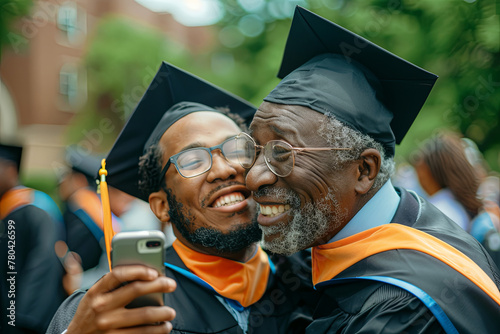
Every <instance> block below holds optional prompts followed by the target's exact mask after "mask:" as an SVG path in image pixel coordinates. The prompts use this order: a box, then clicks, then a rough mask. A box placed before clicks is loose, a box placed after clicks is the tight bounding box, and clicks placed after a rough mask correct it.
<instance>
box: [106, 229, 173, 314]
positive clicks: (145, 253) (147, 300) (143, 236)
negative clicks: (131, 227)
mask: <svg viewBox="0 0 500 334" xmlns="http://www.w3.org/2000/svg"><path fill="white" fill-rule="evenodd" d="M164 262H165V234H163V232H161V231H156V230H151V231H130V232H120V233H117V234H116V235H115V236H114V237H113V240H112V241H111V266H112V268H115V267H117V266H123V265H131V264H142V265H145V266H148V267H151V268H153V269H155V270H156V271H158V273H159V274H160V275H163V276H164V275H165V265H164ZM160 305H163V294H162V293H154V294H149V295H145V296H141V297H138V298H136V299H134V300H133V301H132V302H131V303H130V304H128V305H127V306H126V308H136V307H143V306H160Z"/></svg>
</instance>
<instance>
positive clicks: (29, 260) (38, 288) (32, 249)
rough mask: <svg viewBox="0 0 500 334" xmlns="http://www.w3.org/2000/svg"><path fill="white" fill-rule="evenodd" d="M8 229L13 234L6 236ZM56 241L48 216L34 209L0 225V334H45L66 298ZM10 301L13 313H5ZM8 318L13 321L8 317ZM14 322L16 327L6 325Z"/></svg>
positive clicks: (14, 214)
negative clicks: (13, 257)
mask: <svg viewBox="0 0 500 334" xmlns="http://www.w3.org/2000/svg"><path fill="white" fill-rule="evenodd" d="M9 222H10V223H9ZM9 225H11V226H12V225H13V226H15V228H14V231H15V232H14V233H11V234H9V231H12V229H11V230H9V228H8V226H9ZM13 235H14V236H15V237H11V238H9V236H13ZM55 241H56V230H55V225H54V223H53V222H52V220H51V218H50V216H49V215H48V214H47V213H46V212H45V211H43V210H41V209H39V208H37V207H35V206H33V205H26V206H23V207H20V208H17V209H16V210H14V211H13V212H11V213H10V214H8V215H7V216H6V217H5V218H4V219H3V220H2V221H1V222H0V289H1V311H0V315H1V320H0V333H5V334H8V333H13V334H14V333H16V334H17V333H45V330H46V329H47V327H48V325H49V323H50V320H51V319H52V316H53V315H54V313H55V312H56V310H57V308H58V307H59V305H60V304H61V303H62V301H63V300H64V298H65V297H66V295H65V292H64V289H63V287H62V276H63V272H64V270H63V267H62V265H61V263H60V262H59V260H58V258H57V256H56V254H55V251H54V243H55ZM14 247H15V248H14ZM13 250H14V252H15V259H14V260H12V261H13V262H14V263H15V264H14V267H11V265H12V264H13V263H12V262H8V255H9V254H12V251H13ZM9 251H10V253H9ZM11 273H15V274H11ZM7 279H9V281H7ZM11 283H14V284H13V285H12V284H11ZM14 295H15V296H14ZM11 301H14V302H15V304H14V305H15V310H13V311H12V310H7V308H9V307H10V308H11V309H12V307H11ZM6 313H7V314H6ZM10 315H15V318H12V317H7V316H10ZM13 319H15V321H14V323H15V327H14V326H11V325H9V322H11V321H12V320H13ZM11 324H12V322H11Z"/></svg>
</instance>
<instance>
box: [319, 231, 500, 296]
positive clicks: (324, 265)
mask: <svg viewBox="0 0 500 334" xmlns="http://www.w3.org/2000/svg"><path fill="white" fill-rule="evenodd" d="M395 249H412V250H417V251H419V252H422V253H426V254H428V255H430V256H432V257H434V258H436V259H438V260H440V261H441V262H443V263H445V264H447V265H448V266H450V267H452V268H453V269H455V270H456V271H457V272H459V273H461V274H462V275H464V276H465V277H467V278H468V279H469V280H470V281H472V282H473V283H474V284H476V285H477V286H478V287H479V288H481V290H483V291H484V292H485V293H486V294H487V295H488V296H490V297H491V299H493V300H494V301H495V302H496V303H497V304H499V305H500V292H499V291H498V289H497V287H496V285H495V283H493V281H492V280H491V279H490V277H489V276H488V275H486V273H485V272H484V271H483V270H482V269H481V268H480V267H479V266H478V265H477V264H476V263H475V262H473V261H472V260H471V259H469V258H468V257H467V256H466V255H464V254H463V253H462V252H460V251H459V250H457V249H455V248H454V247H452V246H450V245H449V244H447V243H445V242H443V241H441V240H439V239H438V238H436V237H433V236H432V235H430V234H427V233H425V232H422V231H419V230H417V229H414V228H411V227H407V226H404V225H400V224H394V223H391V224H385V225H382V226H378V227H374V228H371V229H369V230H366V231H363V232H360V233H357V234H355V235H353V236H350V237H347V238H345V239H342V240H338V241H335V242H332V243H329V244H326V245H321V246H317V247H313V249H312V275H313V284H314V285H316V284H318V283H320V282H324V281H329V280H330V279H332V278H334V277H335V276H337V275H338V274H339V273H341V272H342V271H343V270H345V269H347V268H349V267H350V266H352V265H354V264H355V263H357V262H359V261H361V260H363V259H365V258H367V257H369V256H371V255H374V254H378V253H381V252H385V251H389V250H395Z"/></svg>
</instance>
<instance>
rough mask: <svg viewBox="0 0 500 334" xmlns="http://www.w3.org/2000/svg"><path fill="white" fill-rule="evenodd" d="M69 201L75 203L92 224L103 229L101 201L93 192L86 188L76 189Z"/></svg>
mask: <svg viewBox="0 0 500 334" xmlns="http://www.w3.org/2000/svg"><path fill="white" fill-rule="evenodd" d="M71 201H73V202H75V203H77V204H78V205H79V206H80V207H81V208H82V209H83V211H85V213H87V214H88V215H89V217H90V218H91V219H92V220H93V221H94V223H95V224H96V225H97V226H99V228H100V229H101V230H102V229H103V225H102V205H101V200H100V199H99V196H97V195H96V193H95V192H94V191H92V190H90V189H87V188H81V189H78V190H77V191H76V192H75V193H74V194H73V195H71Z"/></svg>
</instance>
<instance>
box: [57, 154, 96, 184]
mask: <svg viewBox="0 0 500 334" xmlns="http://www.w3.org/2000/svg"><path fill="white" fill-rule="evenodd" d="M103 158H104V155H100V154H95V153H89V152H87V151H86V149H85V148H83V147H80V146H78V145H71V146H68V147H67V148H66V155H65V160H66V163H67V164H68V165H69V167H71V169H73V170H74V171H76V172H78V173H81V174H83V175H85V177H86V178H87V180H88V182H89V185H95V176H96V171H98V170H99V168H100V166H101V160H102V159H103Z"/></svg>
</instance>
